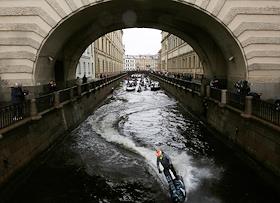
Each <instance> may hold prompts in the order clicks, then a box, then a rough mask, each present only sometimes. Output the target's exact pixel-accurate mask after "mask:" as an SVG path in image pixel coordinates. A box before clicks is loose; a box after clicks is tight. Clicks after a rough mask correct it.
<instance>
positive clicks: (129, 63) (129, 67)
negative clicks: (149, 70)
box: [124, 55, 136, 71]
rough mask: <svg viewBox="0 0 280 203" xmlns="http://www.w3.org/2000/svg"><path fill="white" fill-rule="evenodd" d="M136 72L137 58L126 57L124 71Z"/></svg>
mask: <svg viewBox="0 0 280 203" xmlns="http://www.w3.org/2000/svg"><path fill="white" fill-rule="evenodd" d="M133 70H136V60H135V56H132V55H125V58H124V71H133Z"/></svg>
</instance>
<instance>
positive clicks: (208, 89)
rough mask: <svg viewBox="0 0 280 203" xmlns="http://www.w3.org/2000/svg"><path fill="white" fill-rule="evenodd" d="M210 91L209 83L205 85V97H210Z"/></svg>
mask: <svg viewBox="0 0 280 203" xmlns="http://www.w3.org/2000/svg"><path fill="white" fill-rule="evenodd" d="M210 91H211V88H210V85H207V86H206V97H210Z"/></svg>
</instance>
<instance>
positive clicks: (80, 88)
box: [77, 84, 82, 96]
mask: <svg viewBox="0 0 280 203" xmlns="http://www.w3.org/2000/svg"><path fill="white" fill-rule="evenodd" d="M77 94H78V96H81V95H82V86H81V84H78V85H77Z"/></svg>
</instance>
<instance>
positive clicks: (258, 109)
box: [252, 99, 280, 125]
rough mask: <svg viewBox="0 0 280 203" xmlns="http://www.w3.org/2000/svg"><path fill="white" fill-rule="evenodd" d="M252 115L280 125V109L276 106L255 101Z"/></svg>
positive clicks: (258, 100)
mask: <svg viewBox="0 0 280 203" xmlns="http://www.w3.org/2000/svg"><path fill="white" fill-rule="evenodd" d="M252 113H253V115H255V116H257V117H259V118H262V119H264V120H266V121H269V122H272V123H274V124H276V125H280V109H278V108H277V106H276V105H275V104H271V103H268V102H265V101H262V100H260V99H253V109H252Z"/></svg>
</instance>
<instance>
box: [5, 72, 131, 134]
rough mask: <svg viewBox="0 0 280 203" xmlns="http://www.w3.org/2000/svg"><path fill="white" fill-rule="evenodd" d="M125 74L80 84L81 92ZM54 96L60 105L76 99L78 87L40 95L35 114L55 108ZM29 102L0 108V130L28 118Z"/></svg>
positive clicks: (36, 101)
mask: <svg viewBox="0 0 280 203" xmlns="http://www.w3.org/2000/svg"><path fill="white" fill-rule="evenodd" d="M125 74H126V73H122V74H118V75H114V76H111V77H107V78H102V79H100V80H97V81H93V82H89V83H85V84H81V91H82V92H86V91H89V90H90V89H91V90H93V89H95V88H96V87H98V86H101V85H102V84H104V83H106V82H112V81H113V80H115V79H116V78H118V77H121V76H123V75H125ZM56 96H58V97H59V98H58V102H59V103H62V102H65V101H68V100H70V99H71V98H72V97H77V96H79V88H78V85H75V86H73V87H70V88H67V89H63V90H59V91H57V92H54V93H50V94H46V95H42V96H40V97H37V98H36V99H35V104H36V112H37V113H41V112H44V111H46V110H48V109H51V108H52V107H54V106H55V102H56ZM30 108H31V107H30V100H26V101H25V102H24V103H22V104H16V105H7V106H4V107H1V108H0V129H2V128H5V127H7V126H9V125H12V124H14V123H16V122H18V121H19V120H22V119H24V118H28V117H30V112H31V109H30Z"/></svg>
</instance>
